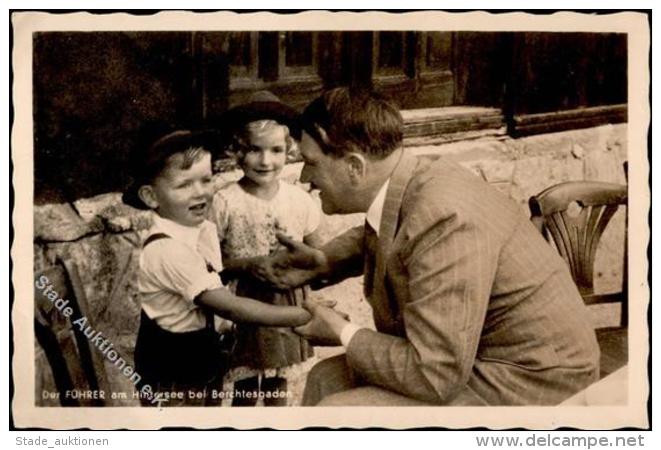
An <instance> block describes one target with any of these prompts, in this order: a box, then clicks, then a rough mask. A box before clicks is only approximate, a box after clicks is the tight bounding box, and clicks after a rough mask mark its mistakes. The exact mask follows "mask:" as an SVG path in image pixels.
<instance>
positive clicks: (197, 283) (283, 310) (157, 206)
mask: <svg viewBox="0 0 661 450" xmlns="http://www.w3.org/2000/svg"><path fill="white" fill-rule="evenodd" d="M136 172H137V173H136V176H135V180H134V184H133V186H132V187H131V188H130V189H129V191H128V192H127V193H126V194H125V195H124V201H125V202H126V203H128V204H130V205H132V206H135V207H138V208H141V209H151V210H152V211H153V219H154V221H153V226H152V227H151V229H150V230H149V232H148V234H147V238H146V240H145V241H144V244H143V250H142V253H141V255H140V262H139V271H138V291H139V295H140V301H141V306H142V314H141V323H140V330H139V332H138V339H137V342H136V349H135V364H136V372H137V373H138V374H139V375H140V376H141V377H142V384H143V385H142V387H141V391H143V389H142V388H143V387H144V386H145V385H149V386H150V387H151V389H150V390H151V391H156V392H160V393H162V394H165V398H166V399H167V400H168V402H167V403H166V405H191V404H213V403H219V401H218V400H216V401H215V402H214V400H213V396H212V395H211V393H210V392H209V390H210V389H220V386H221V383H220V381H221V380H222V377H223V375H224V369H225V370H226V368H227V367H223V365H222V361H221V359H222V357H223V350H225V351H227V350H229V349H228V348H224V349H223V348H221V347H222V346H221V345H219V342H228V341H231V338H232V334H233V324H232V322H237V323H256V324H260V325H272V326H297V325H300V324H304V323H306V322H307V321H308V320H309V317H310V316H309V313H308V312H307V311H305V310H304V309H302V308H299V307H296V306H274V305H268V304H265V303H263V302H259V301H256V300H251V299H249V298H240V297H237V296H236V295H234V294H232V293H231V292H230V291H229V290H228V289H226V288H225V287H223V285H222V283H221V280H220V277H219V275H218V272H219V271H221V270H222V260H221V257H220V247H219V242H218V237H217V231H216V227H215V225H214V224H213V223H211V222H209V221H208V220H206V216H207V214H208V209H209V206H210V204H211V197H212V182H211V181H212V178H211V155H210V153H209V152H208V151H207V150H206V149H205V148H204V147H203V145H202V144H201V143H200V141H199V140H198V137H197V136H196V135H194V134H193V133H190V132H188V131H177V132H174V133H172V134H169V135H167V136H165V137H163V138H161V139H160V140H158V141H157V142H156V143H155V144H153V145H152V146H151V147H149V149H148V150H147V152H146V154H145V155H144V157H143V158H142V159H141V161H140V162H139V163H138V166H137V170H136ZM214 315H215V316H216V317H215V320H214ZM141 400H142V403H143V404H145V405H148V404H157V403H153V402H152V401H151V399H150V398H144V397H143V398H141Z"/></svg>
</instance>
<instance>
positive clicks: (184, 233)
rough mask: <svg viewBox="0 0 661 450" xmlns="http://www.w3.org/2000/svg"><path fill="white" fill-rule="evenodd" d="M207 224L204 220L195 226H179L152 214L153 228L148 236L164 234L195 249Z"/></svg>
mask: <svg viewBox="0 0 661 450" xmlns="http://www.w3.org/2000/svg"><path fill="white" fill-rule="evenodd" d="M207 222H208V221H207V220H205V221H204V222H202V223H201V224H199V225H197V226H194V227H189V226H186V225H181V224H179V223H177V222H174V221H172V220H170V219H165V218H163V217H161V216H159V215H158V214H156V213H154V226H153V227H152V229H151V230H150V233H149V234H150V235H151V234H156V233H165V234H167V235H168V236H170V237H171V238H173V239H176V240H178V241H181V242H184V243H185V244H187V245H189V246H190V247H192V248H193V249H195V248H197V244H198V242H199V240H200V233H201V232H202V229H203V228H205V225H206V223H207Z"/></svg>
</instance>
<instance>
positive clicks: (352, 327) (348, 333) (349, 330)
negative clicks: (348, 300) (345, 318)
mask: <svg viewBox="0 0 661 450" xmlns="http://www.w3.org/2000/svg"><path fill="white" fill-rule="evenodd" d="M362 329H363V327H359V326H358V325H356V324H353V323H348V324H346V325H345V326H344V328H342V332H341V333H340V341H341V342H342V345H343V346H344V348H347V347H349V342H351V339H352V338H353V336H354V335H355V334H356V332H357V331H358V330H362Z"/></svg>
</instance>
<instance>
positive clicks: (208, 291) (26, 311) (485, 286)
mask: <svg viewBox="0 0 661 450" xmlns="http://www.w3.org/2000/svg"><path fill="white" fill-rule="evenodd" d="M11 27H12V33H13V34H12V36H13V47H12V59H11V61H12V71H13V72H12V74H13V80H12V83H13V84H12V103H11V106H12V108H13V111H14V113H15V114H14V117H13V124H12V130H11V157H12V162H13V168H14V172H13V189H14V195H15V207H14V210H13V217H12V223H13V229H14V233H15V239H14V241H13V246H12V249H11V257H12V261H13V264H14V266H13V267H14V270H13V273H12V284H13V287H14V292H15V294H14V297H13V299H12V310H11V314H12V315H11V318H12V322H11V323H12V336H10V338H11V339H13V344H14V346H13V355H12V356H11V358H12V359H11V367H12V377H13V379H12V382H13V388H14V391H13V398H12V399H11V402H12V403H11V412H12V416H13V420H14V423H15V425H16V426H17V427H40V428H46V429H71V428H91V429H116V428H129V429H158V428H160V427H166V426H182V427H192V428H200V429H206V428H217V427H233V428H237V429H252V428H260V427H272V428H276V429H300V428H305V427H312V426H326V427H351V428H366V427H386V428H391V429H407V428H419V427H438V428H443V429H465V428H475V427H484V428H489V429H511V428H529V429H555V428H559V427H570V428H578V429H605V430H608V429H618V428H622V427H633V428H641V429H646V428H648V427H649V426H650V423H649V416H648V414H647V405H648V401H649V396H650V392H651V379H650V378H649V373H648V364H649V361H650V359H651V354H650V342H651V341H650V337H649V336H650V334H649V332H650V330H649V327H648V319H647V318H648V310H649V303H650V289H649V285H648V270H649V261H648V259H647V247H648V245H649V242H650V229H649V224H648V221H647V217H648V212H649V208H650V201H651V200H650V199H651V196H650V186H649V185H648V181H647V180H648V175H649V161H648V156H647V155H648V133H649V127H650V116H651V112H650V109H651V106H650V103H649V98H650V97H649V95H650V86H651V81H650V67H649V58H648V55H649V51H650V35H651V32H650V20H649V16H646V15H645V14H643V13H634V12H626V11H621V12H616V11H614V12H612V13H608V14H597V15H588V14H582V13H574V12H556V13H544V14H531V13H527V12H507V13H487V12H482V11H474V12H463V13H453V12H440V11H418V12H410V13H401V14H395V13H387V12H351V13H349V12H323V11H307V12H300V13H289V14H281V13H276V12H259V13H236V12H223V11H219V12H204V13H193V12H186V11H160V12H153V13H149V14H130V13H127V12H119V11H118V12H114V13H112V12H104V13H103V14H97V13H91V12H66V13H57V14H56V13H51V12H43V11H42V12H39V11H33V12H27V11H22V12H13V13H12V14H11ZM338 236H341V237H339V238H338ZM239 406H241V407H239ZM403 407H406V408H405V409H402V408H403ZM274 408H277V409H274ZM404 411H405V412H404ZM275 412H277V414H274V413H275Z"/></svg>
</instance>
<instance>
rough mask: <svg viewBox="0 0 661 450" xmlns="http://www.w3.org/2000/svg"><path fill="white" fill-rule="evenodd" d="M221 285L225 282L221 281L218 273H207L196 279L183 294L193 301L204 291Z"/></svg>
mask: <svg viewBox="0 0 661 450" xmlns="http://www.w3.org/2000/svg"><path fill="white" fill-rule="evenodd" d="M221 287H223V284H222V283H221V281H220V276H219V275H218V274H217V273H207V274H205V275H204V276H201V277H200V278H199V279H197V280H194V281H193V282H192V283H191V284H190V285H189V287H188V289H186V290H185V291H184V292H183V294H184V297H185V298H186V300H188V301H189V302H193V301H194V300H195V298H196V297H197V296H198V295H200V294H201V293H202V292H204V291H210V290H212V289H219V288H221Z"/></svg>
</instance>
